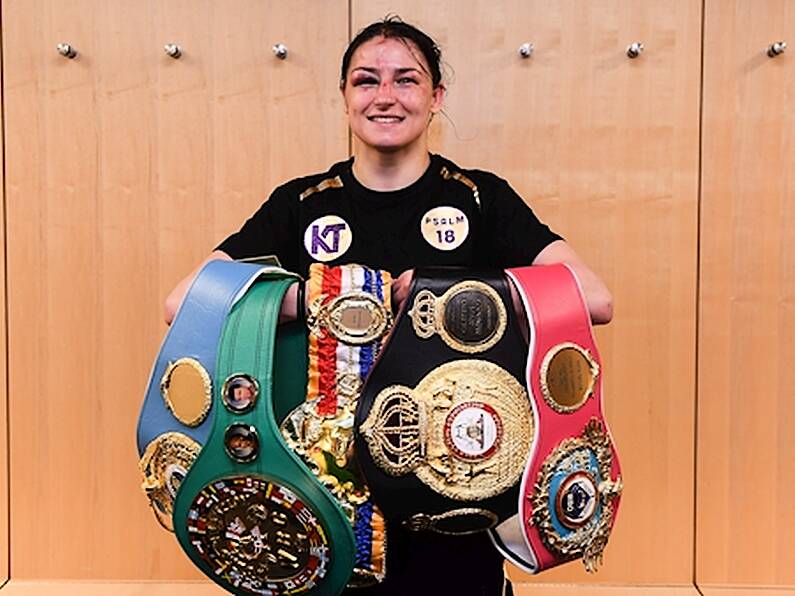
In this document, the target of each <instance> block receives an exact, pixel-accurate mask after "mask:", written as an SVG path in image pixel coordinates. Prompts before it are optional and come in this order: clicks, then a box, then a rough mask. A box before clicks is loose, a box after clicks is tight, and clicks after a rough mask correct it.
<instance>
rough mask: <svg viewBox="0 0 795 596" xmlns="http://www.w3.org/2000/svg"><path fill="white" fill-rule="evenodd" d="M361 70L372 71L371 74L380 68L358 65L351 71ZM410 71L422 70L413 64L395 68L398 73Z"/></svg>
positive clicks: (417, 71)
mask: <svg viewBox="0 0 795 596" xmlns="http://www.w3.org/2000/svg"><path fill="white" fill-rule="evenodd" d="M359 70H362V71H364V72H368V73H371V74H378V73H379V72H380V69H378V68H375V67H374V66H357V67H356V68H354V69H353V70H352V71H351V72H356V71H359ZM408 72H416V73H420V70H419V69H417V68H414V67H412V66H406V67H401V68H396V69H395V73H396V74H406V73H408Z"/></svg>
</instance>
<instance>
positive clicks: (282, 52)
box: [271, 43, 287, 60]
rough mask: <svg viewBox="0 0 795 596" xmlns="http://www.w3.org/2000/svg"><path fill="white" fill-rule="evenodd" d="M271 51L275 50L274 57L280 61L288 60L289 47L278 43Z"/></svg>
mask: <svg viewBox="0 0 795 596" xmlns="http://www.w3.org/2000/svg"><path fill="white" fill-rule="evenodd" d="M271 49H272V50H273V55H274V56H276V57H277V58H278V59H279V60H284V59H286V58H287V46H286V45H284V44H283V43H277V44H276V45H274V46H273V48H271Z"/></svg>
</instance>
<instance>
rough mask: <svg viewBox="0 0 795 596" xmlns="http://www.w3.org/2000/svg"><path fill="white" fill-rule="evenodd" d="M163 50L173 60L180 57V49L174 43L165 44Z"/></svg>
mask: <svg viewBox="0 0 795 596" xmlns="http://www.w3.org/2000/svg"><path fill="white" fill-rule="evenodd" d="M163 49H164V50H165V51H166V54H168V55H169V56H171V57H172V58H173V59H174V60H176V59H178V58H180V57H181V56H182V48H181V47H180V46H178V45H177V44H175V43H167V44H166V45H164V46H163Z"/></svg>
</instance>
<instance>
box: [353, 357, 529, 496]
mask: <svg viewBox="0 0 795 596" xmlns="http://www.w3.org/2000/svg"><path fill="white" fill-rule="evenodd" d="M533 429H534V419H533V412H532V410H531V408H530V403H529V401H528V399H527V394H526V392H525V389H524V387H522V385H520V384H519V382H518V381H517V380H516V379H515V378H514V377H513V376H512V375H511V374H510V373H508V372H507V371H506V370H505V369H503V368H501V367H500V366H498V365H496V364H494V363H492V362H487V361H483V360H457V361H453V362H448V363H447V364H443V365H442V366H440V367H438V368H436V369H434V370H432V371H431V372H430V373H428V375H426V376H425V378H423V379H422V380H421V381H420V382H419V383H418V384H417V387H416V388H415V389H411V388H410V387H405V386H403V385H391V386H389V387H386V388H384V389H383V390H382V391H381V392H380V393H379V394H378V396H377V397H376V399H375V401H374V403H373V406H372V409H371V410H370V414H369V415H368V417H367V420H366V421H365V422H364V424H362V426H361V429H360V432H361V434H362V435H363V436H364V438H365V440H366V442H367V447H368V450H369V451H370V455H371V456H372V458H373V460H374V461H375V463H376V465H378V466H379V467H380V468H381V469H382V470H383V471H384V472H386V473H387V474H389V475H391V476H403V475H405V474H408V473H414V474H415V475H416V476H417V478H419V479H420V480H421V481H422V482H423V483H425V484H426V485H428V486H429V487H430V488H431V489H432V490H434V491H435V492H437V493H439V494H441V495H444V496H446V497H449V498H451V499H456V500H460V501H478V500H484V499H488V498H489V497H493V496H496V495H499V494H501V493H502V492H504V491H505V490H507V489H509V488H510V487H512V486H513V485H515V484H516V482H518V480H519V478H520V477H521V475H522V471H523V468H524V465H525V460H526V458H527V453H528V452H529V450H530V444H531V441H532V437H533Z"/></svg>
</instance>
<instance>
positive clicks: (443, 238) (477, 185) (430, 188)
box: [217, 155, 560, 596]
mask: <svg viewBox="0 0 795 596" xmlns="http://www.w3.org/2000/svg"><path fill="white" fill-rule="evenodd" d="M352 164H353V159H350V160H348V161H344V162H340V163H337V164H334V165H333V166H332V167H331V169H329V171H328V172H325V173H323V174H316V175H312V176H306V177H304V178H298V179H295V180H292V181H290V182H287V183H286V184H284V185H282V186H280V187H278V188H277V189H276V190H275V191H273V194H271V196H270V198H269V199H268V201H266V202H265V203H263V205H262V206H261V207H260V208H259V210H258V211H257V212H256V213H255V214H254V215H253V216H252V217H251V218H250V219H249V220H248V221H246V223H245V224H244V225H243V227H242V228H241V229H240V231H238V232H236V233H235V234H232V235H231V236H229V237H228V238H227V239H226V240H224V241H223V242H222V243H221V244H220V245H218V247H217V249H218V250H222V251H224V252H225V253H227V254H228V255H229V256H231V257H232V258H235V259H242V258H249V257H259V256H264V255H276V256H277V257H278V258H279V261H280V262H281V264H282V266H283V267H285V268H286V269H288V270H290V271H294V272H296V273H299V274H301V275H302V276H304V277H306V276H307V275H308V273H309V265H310V264H311V263H312V262H314V261H322V262H324V263H326V264H328V265H342V264H346V263H359V264H362V265H368V266H370V267H374V268H377V269H386V270H388V271H390V272H391V273H392V274H393V275H398V274H400V273H402V272H403V271H405V270H407V269H411V268H412V267H421V266H429V265H451V266H453V265H457V266H463V267H493V268H498V269H503V268H507V267H512V266H520V265H529V264H531V263H532V262H533V259H535V257H536V255H537V254H538V253H539V252H541V250H543V249H544V247H546V246H547V245H548V244H549V243H550V242H553V241H555V240H558V239H560V236H558V235H557V234H555V233H554V232H552V231H551V230H550V229H549V228H548V227H547V226H546V225H544V224H543V223H541V222H540V221H539V220H538V218H537V217H536V216H535V215H534V214H533V211H532V210H531V209H530V207H528V206H527V204H526V203H525V202H524V201H523V200H522V198H521V197H520V196H519V195H518V194H516V192H515V191H514V190H513V189H512V188H511V187H510V186H509V185H508V183H507V182H506V181H505V180H503V179H502V178H499V177H498V176H495V175H494V174H491V173H489V172H484V171H480V170H464V169H462V168H459V167H458V166H456V165H455V164H454V163H452V162H451V161H449V160H447V159H445V158H443V157H441V156H439V155H432V156H431V165H430V166H429V167H428V169H427V170H426V171H425V173H424V174H423V175H422V176H421V177H420V179H419V180H417V181H416V182H415V183H413V184H412V185H410V186H408V187H406V188H404V189H401V190H396V191H389V192H377V191H373V190H370V189H367V188H365V187H364V186H362V185H361V184H360V183H359V182H358V181H357V180H356V179H355V178H354V176H353V173H352V171H351V166H352ZM387 540H388V542H387V579H386V581H385V582H384V583H383V584H381V585H379V586H378V587H377V588H375V589H359V590H346V592H345V593H346V594H348V593H350V594H356V595H358V596H369V595H371V594H377V595H378V596H384V595H393V594H395V595H396V594H400V595H403V594H412V595H414V596H422V595H425V594H428V595H431V594H442V593H453V594H460V595H462V596H464V595H473V596H475V595H477V596H492V595H497V594H501V593H502V584H503V575H502V557H501V555H500V554H499V553H498V552H497V550H496V549H495V548H494V547H493V546H492V544H491V542H490V540H489V538H488V536H487V534H486V533H480V534H474V535H469V536H445V535H440V534H434V533H430V532H428V533H423V534H422V535H418V534H416V533H412V532H408V531H407V530H405V529H403V528H402V527H390V529H389V532H388V538H387Z"/></svg>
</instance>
